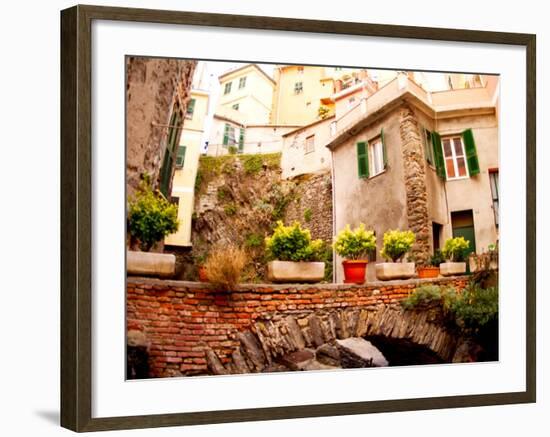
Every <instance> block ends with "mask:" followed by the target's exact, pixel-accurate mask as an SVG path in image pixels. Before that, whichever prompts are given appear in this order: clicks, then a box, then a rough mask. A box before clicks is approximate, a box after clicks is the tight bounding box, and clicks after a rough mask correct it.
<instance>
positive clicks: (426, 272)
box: [417, 249, 445, 278]
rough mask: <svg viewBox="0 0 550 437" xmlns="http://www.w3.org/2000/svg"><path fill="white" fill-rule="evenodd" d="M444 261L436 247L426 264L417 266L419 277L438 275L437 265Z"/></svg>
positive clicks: (434, 276)
mask: <svg viewBox="0 0 550 437" xmlns="http://www.w3.org/2000/svg"><path fill="white" fill-rule="evenodd" d="M443 261H445V260H444V259H443V254H442V253H441V251H440V250H439V249H437V250H436V251H435V252H434V254H433V255H432V256H431V257H430V260H429V261H428V264H427V265H425V266H419V267H418V268H417V271H418V277H419V278H437V277H438V276H439V265H440V264H441V263H442V262H443Z"/></svg>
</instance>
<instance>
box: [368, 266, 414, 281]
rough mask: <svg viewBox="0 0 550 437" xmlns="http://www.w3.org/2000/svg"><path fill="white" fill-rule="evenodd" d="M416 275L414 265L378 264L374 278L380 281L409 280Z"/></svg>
mask: <svg viewBox="0 0 550 437" xmlns="http://www.w3.org/2000/svg"><path fill="white" fill-rule="evenodd" d="M415 274H416V270H415V266H414V263H378V264H376V278H377V279H379V280H381V281H390V280H392V279H409V278H412V277H413V276H414V275H415Z"/></svg>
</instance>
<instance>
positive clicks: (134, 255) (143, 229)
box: [126, 178, 179, 277]
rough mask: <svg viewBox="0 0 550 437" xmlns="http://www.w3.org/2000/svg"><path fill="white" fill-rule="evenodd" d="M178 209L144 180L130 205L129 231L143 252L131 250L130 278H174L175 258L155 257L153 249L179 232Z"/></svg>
mask: <svg viewBox="0 0 550 437" xmlns="http://www.w3.org/2000/svg"><path fill="white" fill-rule="evenodd" d="M178 224H179V222H178V213H177V206H176V205H174V204H171V203H170V202H168V201H167V200H166V199H165V198H164V196H162V194H160V193H156V192H154V191H153V190H152V188H151V185H150V183H149V181H148V178H145V179H144V180H143V181H142V183H141V185H140V187H139V189H138V190H137V192H136V194H135V196H134V197H133V199H132V200H131V201H130V202H129V204H128V218H127V227H128V233H129V234H130V237H131V239H132V240H133V241H136V242H137V243H136V245H137V247H139V249H140V251H134V250H128V251H127V255H126V270H127V273H128V274H131V275H146V276H162V277H171V276H173V275H174V274H175V270H176V257H175V256H174V255H173V254H164V253H152V252H150V250H151V249H152V248H153V246H154V245H155V244H156V243H158V242H160V241H162V240H163V239H164V237H166V236H167V235H169V234H171V233H173V232H176V231H177V230H178Z"/></svg>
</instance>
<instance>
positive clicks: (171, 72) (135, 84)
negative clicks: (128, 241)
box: [126, 56, 196, 195]
mask: <svg viewBox="0 0 550 437" xmlns="http://www.w3.org/2000/svg"><path fill="white" fill-rule="evenodd" d="M195 66H196V61H184V60H177V59H168V58H166V59H161V58H145V57H133V56H132V57H128V60H127V63H126V79H127V82H126V83H127V90H126V108H127V116H126V186H127V194H128V195H132V194H133V193H134V190H135V189H136V188H137V187H138V186H139V183H140V180H141V175H142V174H145V173H147V174H149V175H150V176H151V181H152V182H153V186H154V188H158V177H159V172H160V168H161V165H162V162H163V157H164V150H165V145H166V141H167V135H168V129H167V127H166V126H167V125H168V124H169V122H170V116H171V114H172V108H173V106H174V103H175V102H178V104H179V108H180V110H181V111H182V114H185V111H186V109H187V102H188V101H189V98H190V90H191V81H192V78H193V73H194V71H195ZM183 119H184V118H183V117H182V125H183ZM174 165H175V162H174ZM172 171H173V169H172Z"/></svg>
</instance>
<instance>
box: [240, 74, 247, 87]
mask: <svg viewBox="0 0 550 437" xmlns="http://www.w3.org/2000/svg"><path fill="white" fill-rule="evenodd" d="M245 86H246V76H245V77H241V78H240V79H239V89H242V88H244V87H245Z"/></svg>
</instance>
